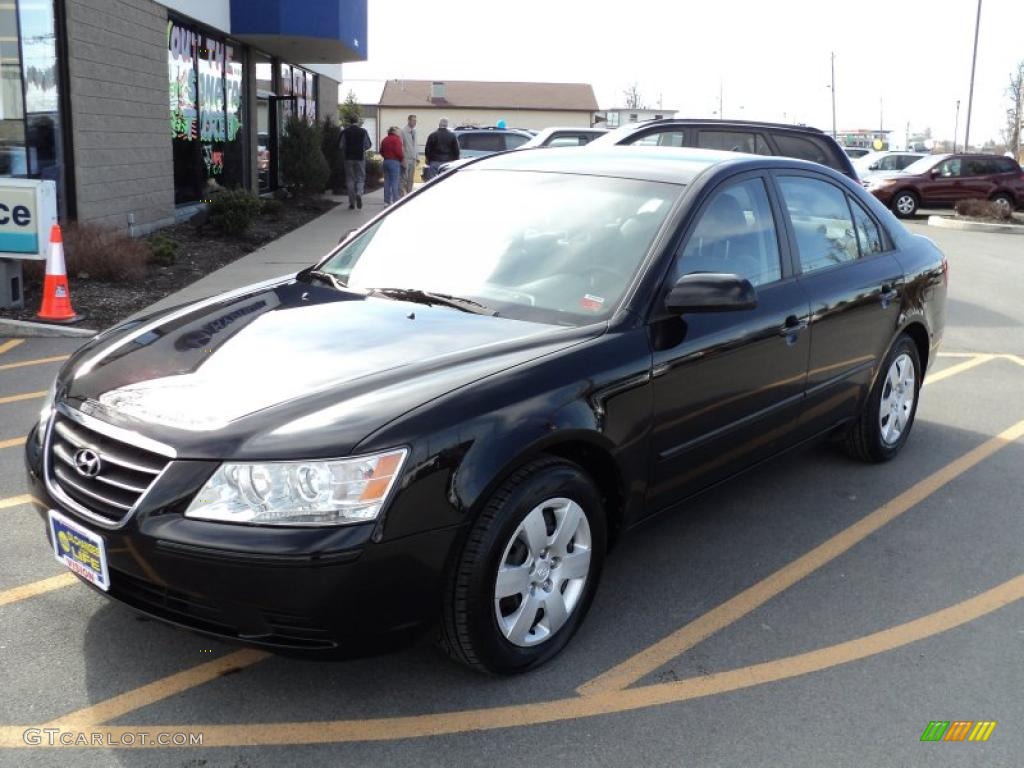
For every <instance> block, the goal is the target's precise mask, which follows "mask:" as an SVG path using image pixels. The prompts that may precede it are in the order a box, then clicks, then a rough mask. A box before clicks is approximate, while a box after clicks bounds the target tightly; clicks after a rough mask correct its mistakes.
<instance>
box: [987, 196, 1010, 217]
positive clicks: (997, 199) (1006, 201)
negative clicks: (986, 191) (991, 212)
mask: <svg viewBox="0 0 1024 768" xmlns="http://www.w3.org/2000/svg"><path fill="white" fill-rule="evenodd" d="M992 202H993V203H995V204H996V205H998V206H999V207H1000V208H1002V209H1003V210H1005V211H1006V212H1007V214H1011V213H1013V209H1014V205H1013V198H1012V197H1010V196H1009V195H1008V194H1006V193H1005V192H1000V193H999V194H998V195H992Z"/></svg>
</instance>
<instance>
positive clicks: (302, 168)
mask: <svg viewBox="0 0 1024 768" xmlns="http://www.w3.org/2000/svg"><path fill="white" fill-rule="evenodd" d="M322 145H323V131H322V130H321V127H320V124H319V123H318V122H316V121H314V122H309V121H307V120H305V119H304V118H301V117H299V116H298V115H295V114H293V115H290V116H289V117H288V120H287V122H286V123H285V129H284V135H283V136H282V137H281V172H282V174H283V175H284V180H285V183H286V184H288V185H289V186H291V187H292V189H293V190H294V191H295V193H296V194H297V195H319V194H320V193H321V192H323V191H324V189H325V188H326V186H327V179H328V177H330V175H331V169H330V168H329V167H328V165H327V158H326V157H325V156H324V151H323V146H322Z"/></svg>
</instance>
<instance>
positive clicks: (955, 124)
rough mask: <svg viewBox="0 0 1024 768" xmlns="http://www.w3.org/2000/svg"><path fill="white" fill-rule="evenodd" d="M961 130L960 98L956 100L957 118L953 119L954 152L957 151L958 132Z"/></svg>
mask: <svg viewBox="0 0 1024 768" xmlns="http://www.w3.org/2000/svg"><path fill="white" fill-rule="evenodd" d="M959 130H960V99H957V100H956V118H955V119H954V120H953V152H954V154H955V153H956V132H957V131H959Z"/></svg>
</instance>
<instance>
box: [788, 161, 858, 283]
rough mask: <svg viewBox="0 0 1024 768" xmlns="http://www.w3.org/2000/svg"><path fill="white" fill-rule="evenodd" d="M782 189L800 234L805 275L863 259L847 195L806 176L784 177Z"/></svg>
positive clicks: (799, 243)
mask: <svg viewBox="0 0 1024 768" xmlns="http://www.w3.org/2000/svg"><path fill="white" fill-rule="evenodd" d="M779 188H780V189H781V191H782V199H783V201H784V203H785V206H786V211H787V212H788V213H789V220H790V221H791V222H792V224H793V232H794V233H795V234H796V245H797V250H798V251H799V255H800V267H801V269H802V270H803V272H804V273H807V272H814V271H815V270H818V269H825V268H826V267H831V266H833V265H835V264H842V263H844V262H847V261H854V260H855V259H856V258H857V257H858V256H859V251H858V248H857V235H856V234H855V232H854V227H853V221H852V219H851V218H850V207H849V206H848V205H847V204H846V193H844V192H843V191H842V190H841V189H839V188H838V187H835V186H833V185H832V184H829V183H828V182H826V181H819V180H818V179H811V178H808V177H806V176H781V177H779Z"/></svg>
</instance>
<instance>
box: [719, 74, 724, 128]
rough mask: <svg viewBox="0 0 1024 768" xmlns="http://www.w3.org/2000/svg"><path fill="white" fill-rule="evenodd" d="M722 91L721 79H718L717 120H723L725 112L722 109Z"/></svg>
mask: <svg viewBox="0 0 1024 768" xmlns="http://www.w3.org/2000/svg"><path fill="white" fill-rule="evenodd" d="M723 91H724V86H723V85H722V80H721V79H719V80H718V119H719V120H725V113H724V112H723V111H722V93H723Z"/></svg>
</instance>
